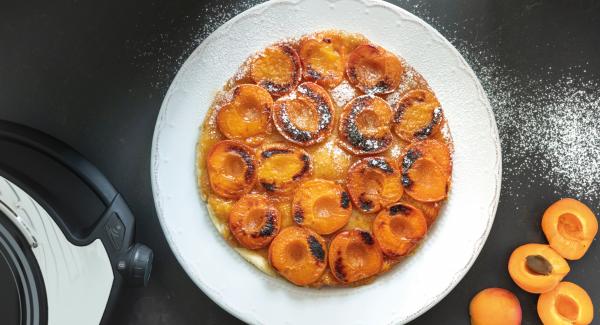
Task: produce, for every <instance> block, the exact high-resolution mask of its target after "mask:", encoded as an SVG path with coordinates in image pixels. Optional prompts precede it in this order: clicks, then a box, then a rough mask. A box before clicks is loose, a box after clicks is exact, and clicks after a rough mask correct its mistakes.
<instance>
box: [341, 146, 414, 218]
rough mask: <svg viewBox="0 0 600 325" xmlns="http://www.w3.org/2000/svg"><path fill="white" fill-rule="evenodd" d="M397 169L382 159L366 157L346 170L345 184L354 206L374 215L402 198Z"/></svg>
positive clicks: (391, 162) (390, 162)
mask: <svg viewBox="0 0 600 325" xmlns="http://www.w3.org/2000/svg"><path fill="white" fill-rule="evenodd" d="M401 179H402V178H401V174H400V170H399V169H398V167H397V166H396V165H395V164H394V163H393V161H390V160H388V159H386V158H383V157H368V158H363V159H361V160H359V161H357V162H355V163H354V164H353V165H352V166H350V169H348V177H347V179H346V184H347V186H348V192H349V193H350V198H351V199H352V202H353V203H354V205H355V206H356V207H357V208H358V209H360V210H361V211H362V212H365V213H375V212H378V211H379V210H381V209H382V208H384V207H386V206H388V205H390V204H392V203H394V202H396V201H398V200H399V199H400V198H401V197H402V193H403V189H402V181H401Z"/></svg>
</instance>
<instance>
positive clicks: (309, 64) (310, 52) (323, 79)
mask: <svg viewBox="0 0 600 325" xmlns="http://www.w3.org/2000/svg"><path fill="white" fill-rule="evenodd" d="M334 42H336V41H335V40H334V39H332V38H329V37H326V36H324V35H316V36H315V37H310V38H304V39H302V40H301V41H300V50H299V53H298V54H299V55H300V59H301V60H302V65H303V68H304V69H303V72H304V78H305V79H307V80H311V81H314V82H316V83H317V84H319V85H321V86H323V87H326V88H333V87H335V86H337V85H338V84H339V83H340V82H342V80H343V78H344V59H343V57H342V53H340V51H339V49H340V48H339V45H338V44H336V43H337V42H336V43H334Z"/></svg>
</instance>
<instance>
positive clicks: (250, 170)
mask: <svg viewBox="0 0 600 325" xmlns="http://www.w3.org/2000/svg"><path fill="white" fill-rule="evenodd" d="M229 151H233V152H235V153H236V154H238V155H239V156H240V157H241V158H242V160H243V161H244V164H245V165H246V171H245V172H244V179H245V180H246V182H247V183H250V182H252V179H253V177H254V173H255V172H256V166H255V165H254V160H253V159H252V156H250V153H248V151H246V150H245V149H244V148H242V147H240V146H235V145H231V146H229Z"/></svg>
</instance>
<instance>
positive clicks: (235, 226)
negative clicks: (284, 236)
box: [229, 194, 281, 249]
mask: <svg viewBox="0 0 600 325" xmlns="http://www.w3.org/2000/svg"><path fill="white" fill-rule="evenodd" d="M280 228H281V218H280V217H279V212H278V211H277V208H276V207H275V205H273V203H272V202H271V201H270V200H269V198H268V197H267V196H266V195H261V194H246V195H244V196H242V198H241V199H239V200H238V201H237V202H235V204H234V205H233V207H232V208H231V212H230V213H229V229H230V230H231V233H232V234H233V236H234V237H235V239H236V240H237V241H238V243H240V244H241V245H242V246H244V247H246V248H249V249H258V248H262V247H265V246H267V245H268V244H269V243H270V242H271V240H273V238H274V237H275V236H276V235H277V233H279V229H280Z"/></svg>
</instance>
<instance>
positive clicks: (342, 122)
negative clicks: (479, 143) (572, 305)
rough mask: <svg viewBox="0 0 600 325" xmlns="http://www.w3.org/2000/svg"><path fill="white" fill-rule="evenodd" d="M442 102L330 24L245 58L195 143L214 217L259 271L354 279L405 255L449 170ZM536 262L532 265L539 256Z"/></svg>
mask: <svg viewBox="0 0 600 325" xmlns="http://www.w3.org/2000/svg"><path fill="white" fill-rule="evenodd" d="M452 148H453V147H452V140H451V138H450V134H449V130H448V126H447V122H446V120H445V118H444V114H443V110H442V107H441V104H440V102H439V100H438V99H437V97H436V95H435V93H434V92H433V90H432V89H431V88H430V87H429V86H428V85H427V82H426V81H425V79H424V78H423V77H422V76H421V75H420V74H419V73H418V72H417V71H416V70H415V69H414V68H413V67H411V66H410V65H409V64H408V63H407V62H406V61H404V60H403V59H402V58H400V57H398V56H396V55H395V54H394V53H392V52H390V51H388V50H386V49H385V48H383V47H381V46H380V45H376V44H373V43H371V42H370V41H369V40H368V39H367V38H365V37H364V36H362V35H359V34H350V33H346V32H342V31H336V30H328V31H322V32H318V33H314V34H310V35H305V36H302V37H300V38H298V39H293V40H286V41H282V42H279V43H276V44H272V45H270V46H268V47H267V48H266V49H264V50H262V51H260V52H259V53H257V54H256V55H253V56H251V57H250V58H248V59H247V60H246V62H245V63H244V64H243V65H242V66H241V68H240V70H239V71H238V73H236V74H235V76H234V77H232V78H231V79H230V80H229V81H228V82H227V84H226V85H225V86H224V87H223V89H222V91H221V92H219V93H218V94H217V96H216V98H215V101H214V103H213V105H212V107H211V108H210V110H209V112H208V114H207V116H206V118H205V121H204V124H203V127H202V129H201V135H200V139H199V141H198V147H197V175H198V183H199V187H200V191H201V195H202V198H203V199H204V200H206V202H207V205H208V210H209V215H210V218H211V219H212V221H213V223H214V224H215V226H216V228H217V229H218V231H219V232H220V233H221V235H222V236H223V237H224V238H225V239H226V240H227V242H228V243H229V244H230V245H231V246H232V247H233V248H234V249H235V250H236V251H237V252H238V253H239V254H240V255H242V256H243V257H244V258H245V259H246V260H248V261H249V262H251V263H252V264H254V265H255V266H256V267H257V268H259V269H260V270H261V271H263V272H265V273H267V274H270V275H274V276H275V275H280V276H281V277H282V278H284V279H286V280H288V281H289V282H291V283H293V284H295V285H298V286H309V287H315V288H318V287H323V286H357V285H363V284H366V283H368V282H370V281H372V280H373V279H375V278H376V277H377V275H379V274H381V273H383V272H386V271H388V270H390V269H392V268H393V266H394V265H395V264H397V263H400V262H401V261H402V259H403V258H404V257H405V256H407V255H410V254H413V253H414V252H415V251H416V250H417V248H418V245H419V243H420V242H422V241H423V240H424V238H425V237H426V236H427V232H428V230H429V229H431V227H433V226H434V224H435V220H436V219H437V218H438V214H439V213H440V209H441V207H442V205H443V203H444V201H445V199H446V197H447V195H448V190H449V188H450V182H451V179H452ZM534 262H535V261H534Z"/></svg>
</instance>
